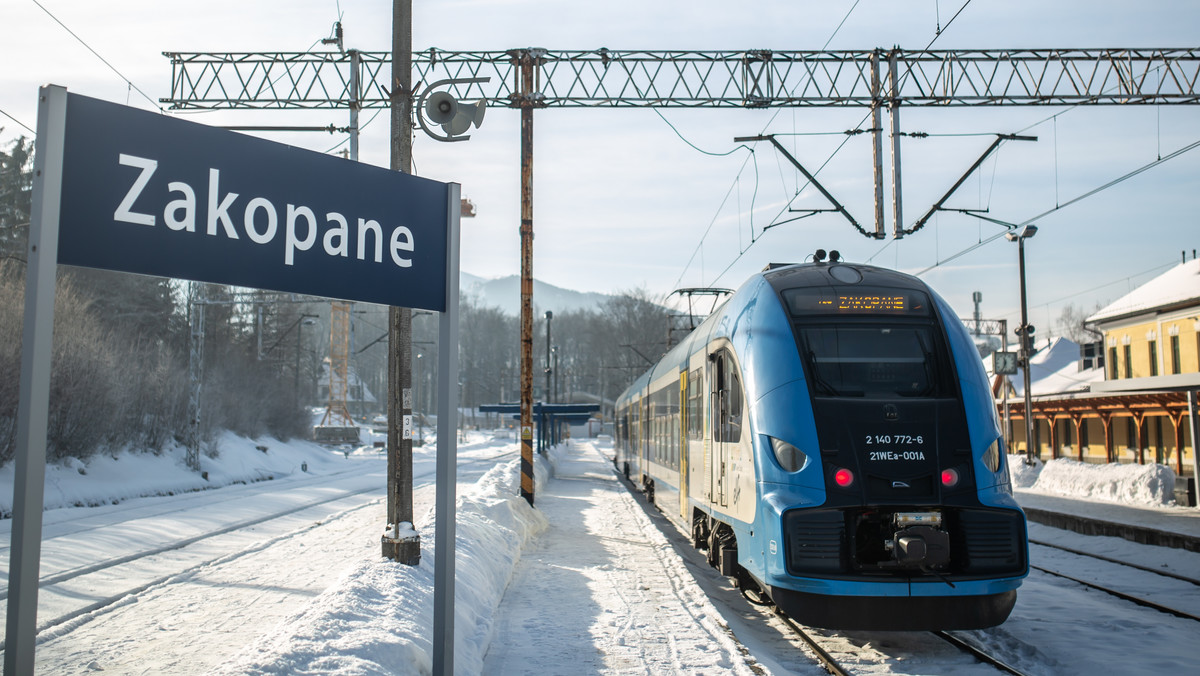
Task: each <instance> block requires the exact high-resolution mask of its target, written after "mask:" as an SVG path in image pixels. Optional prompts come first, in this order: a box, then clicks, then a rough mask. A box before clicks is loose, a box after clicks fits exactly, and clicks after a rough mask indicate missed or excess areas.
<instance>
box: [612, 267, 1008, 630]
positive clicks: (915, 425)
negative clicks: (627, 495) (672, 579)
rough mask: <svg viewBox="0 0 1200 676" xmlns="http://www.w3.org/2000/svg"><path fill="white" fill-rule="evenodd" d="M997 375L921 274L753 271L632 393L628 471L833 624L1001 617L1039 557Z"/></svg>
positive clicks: (976, 623)
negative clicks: (996, 393)
mask: <svg viewBox="0 0 1200 676" xmlns="http://www.w3.org/2000/svg"><path fill="white" fill-rule="evenodd" d="M1001 447H1002V439H1001V437H1000V426H999V422H998V420H997V418H996V409H995V404H994V402H993V400H992V398H991V391H990V389H989V388H988V385H987V380H986V376H985V374H984V373H983V369H982V365H981V362H980V359H979V357H978V354H977V352H976V351H975V348H974V344H973V343H972V341H971V340H970V336H969V335H968V334H967V332H966V330H965V328H964V327H963V326H962V323H961V322H960V321H959V320H958V319H957V318H955V316H954V315H953V313H952V311H951V310H950V308H949V306H948V305H947V304H946V303H945V302H944V301H943V300H941V299H940V298H939V297H938V296H937V295H936V294H935V293H934V292H933V291H932V290H930V289H929V288H928V287H926V286H925V285H924V284H923V283H922V282H920V281H919V280H917V279H915V278H912V277H909V276H907V275H902V274H900V273H896V272H892V271H888V270H882V269H879V268H873V267H869V266H857V265H846V264H825V263H815V264H806V265H799V266H788V267H782V268H779V269H773V270H769V271H764V273H762V274H760V275H756V276H755V277H753V278H752V279H751V280H750V281H749V282H747V283H746V284H745V285H743V287H742V288H741V289H740V290H739V291H738V292H737V293H736V294H734V295H733V296H732V297H731V298H730V299H729V300H728V301H727V302H726V303H725V305H723V306H722V307H721V308H719V309H718V310H717V311H716V312H714V313H713V315H712V316H710V317H709V318H708V319H707V320H706V321H705V322H704V323H702V324H701V325H700V326H699V327H698V328H697V329H696V330H695V331H693V332H692V333H691V334H690V335H689V336H688V337H687V339H685V341H683V342H682V343H681V344H680V345H678V346H676V347H675V348H674V349H673V350H672V351H671V352H669V353H668V354H667V355H665V356H664V357H663V358H662V359H661V360H660V361H659V362H658V364H656V365H655V366H654V367H653V368H651V369H650V371H648V372H647V373H646V374H644V375H643V376H641V377H640V378H639V379H638V380H637V381H635V383H634V384H633V385H632V386H631V387H630V388H629V389H628V390H626V392H625V393H624V394H623V395H622V396H621V398H620V399H619V400H618V406H617V455H616V457H615V460H616V461H617V463H618V467H620V468H622V469H623V470H626V471H628V472H629V474H628V476H630V479H631V480H632V481H634V482H635V483H636V484H638V485H641V486H643V487H644V488H646V489H647V492H648V494H650V495H651V496H652V499H653V500H654V502H655V503H656V504H657V505H659V507H660V508H661V509H662V511H663V512H664V513H666V514H668V515H669V516H671V517H672V518H674V519H675V520H677V521H678V522H679V523H680V525H681V526H683V527H684V528H686V529H689V531H690V532H691V533H692V540H693V544H695V545H696V547H697V548H698V549H701V550H703V551H705V552H706V553H707V556H708V560H709V562H710V563H711V564H712V565H713V566H714V567H716V568H718V569H719V570H720V571H721V572H722V573H723V574H726V575H729V576H730V577H733V578H735V580H736V581H737V583H738V585H739V586H740V587H742V588H743V590H744V591H745V592H746V593H747V595H748V598H751V599H752V600H759V601H766V600H770V601H773V602H774V603H776V604H777V605H779V606H780V607H781V608H782V609H783V610H785V611H786V612H787V613H788V614H789V615H792V616H793V617H794V618H796V619H797V620H799V621H801V622H805V623H810V624H815V625H818V626H826V627H832V628H858V629H868V628H874V629H933V628H940V629H946V628H978V627H985V626H993V625H996V624H999V623H1000V622H1003V621H1004V619H1006V618H1007V616H1008V614H1009V612H1010V611H1011V609H1012V606H1013V603H1014V602H1015V598H1016V591H1015V590H1016V588H1017V587H1018V586H1019V585H1020V582H1021V579H1022V578H1023V577H1024V576H1025V575H1026V573H1027V569H1028V555H1027V545H1026V534H1025V520H1024V515H1023V513H1022V512H1021V511H1020V509H1019V507H1017V505H1016V503H1015V502H1014V501H1013V499H1012V495H1011V489H1010V487H1009V486H1008V483H1007V472H1006V471H1005V470H1004V467H1003V465H1002V463H1003V457H1004V454H1003V453H1002V452H1001Z"/></svg>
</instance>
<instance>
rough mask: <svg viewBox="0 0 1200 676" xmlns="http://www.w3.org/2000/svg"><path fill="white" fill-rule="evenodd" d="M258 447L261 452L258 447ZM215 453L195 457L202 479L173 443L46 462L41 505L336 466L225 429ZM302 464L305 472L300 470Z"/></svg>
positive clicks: (5, 482)
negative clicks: (140, 450)
mask: <svg viewBox="0 0 1200 676" xmlns="http://www.w3.org/2000/svg"><path fill="white" fill-rule="evenodd" d="M260 446H261V447H263V448H265V449H266V451H263V450H260V449H259V447H260ZM216 447H217V457H215V458H210V457H208V456H201V458H200V465H201V469H202V470H203V471H205V472H207V473H208V478H207V479H205V478H203V477H202V476H201V475H200V474H197V473H196V472H193V471H192V470H190V469H188V468H187V465H186V462H185V461H186V457H187V449H185V448H184V447H183V446H179V445H173V446H171V447H169V448H167V449H166V450H164V451H163V452H162V453H161V454H153V453H134V452H130V451H122V452H120V453H117V454H116V455H108V454H105V453H100V454H97V455H94V456H92V457H91V458H88V460H87V461H81V460H79V459H78V458H68V459H66V460H65V461H63V462H62V463H61V464H50V465H47V466H46V494H45V508H46V509H58V508H62V507H84V506H87V507H94V506H97V505H108V504H116V503H118V502H121V501H124V500H129V499H132V498H140V497H147V496H152V495H174V494H176V493H186V492H189V491H201V490H206V489H210V488H218V487H221V486H228V485H230V484H235V483H250V482H254V481H265V480H269V479H278V478H281V477H286V476H291V475H294V474H297V473H301V472H304V471H308V472H310V473H324V472H326V471H330V470H332V469H335V468H336V469H341V468H343V466H344V463H345V458H344V457H343V454H342V453H341V452H340V451H331V450H330V449H328V448H326V447H323V446H320V445H318V444H315V443H312V442H309V441H303V440H297V439H293V440H291V441H288V442H286V443H285V442H282V441H279V440H278V439H274V438H269V437H268V438H262V439H247V438H245V437H239V436H237V435H235V434H233V433H231V432H225V433H223V434H222V435H221V436H220V437H219V438H218V441H217V446H216ZM14 464H15V463H8V464H7V465H5V466H4V467H0V486H4V487H6V488H7V490H0V515H3V516H5V517H7V516H9V515H11V514H12V506H13V505H12V500H13V494H12V489H11V487H12V485H13V477H14V474H15V471H16V470H15V467H14ZM302 467H307V470H304V469H302Z"/></svg>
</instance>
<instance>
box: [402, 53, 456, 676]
mask: <svg viewBox="0 0 1200 676" xmlns="http://www.w3.org/2000/svg"><path fill="white" fill-rule="evenodd" d="M409 51H410V52H411V50H409ZM460 191H461V188H460V186H459V185H458V184H457V183H450V184H449V185H448V186H447V189H446V209H447V213H448V215H449V222H448V223H447V228H446V310H445V312H442V313H441V315H440V316H439V318H438V407H437V410H438V422H437V496H436V498H435V503H434V504H435V506H434V510H435V512H436V514H437V516H436V533H435V535H434V546H433V552H434V554H433V673H435V674H438V675H439V676H451V675H452V674H453V673H454V531H455V524H454V510H455V505H454V496H455V487H456V486H455V484H456V478H455V474H456V470H457V463H456V459H457V456H458V436H457V435H456V434H455V428H456V427H457V426H458V247H459V231H458V229H459V220H460V213H459V199H460V197H459V195H460Z"/></svg>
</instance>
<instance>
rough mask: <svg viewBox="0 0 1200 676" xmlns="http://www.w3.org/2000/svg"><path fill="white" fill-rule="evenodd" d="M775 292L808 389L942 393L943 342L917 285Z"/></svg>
mask: <svg viewBox="0 0 1200 676" xmlns="http://www.w3.org/2000/svg"><path fill="white" fill-rule="evenodd" d="M783 298H784V301H785V302H786V303H787V306H788V309H789V311H790V313H791V315H792V317H793V319H794V320H796V324H795V327H796V339H797V344H798V347H799V349H800V352H801V355H802V356H803V358H804V362H805V367H806V368H807V370H808V373H809V377H810V378H811V381H812V387H813V391H814V394H816V395H818V396H826V397H870V398H895V397H921V398H927V397H942V396H946V388H947V383H946V377H945V375H946V368H945V367H944V366H943V364H945V360H944V358H942V357H941V356H940V355H942V354H944V349H943V348H942V347H940V343H941V341H940V340H939V339H938V335H939V332H938V331H937V326H936V324H935V323H934V321H933V315H932V312H931V310H930V307H929V299H928V297H927V296H926V295H925V294H924V293H922V292H920V291H917V290H902V291H896V290H891V289H885V290H876V289H855V290H854V291H853V292H847V291H841V290H838V289H833V288H830V287H808V288H799V289H789V290H786V291H784V292H783Z"/></svg>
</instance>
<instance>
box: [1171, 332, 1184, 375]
mask: <svg viewBox="0 0 1200 676" xmlns="http://www.w3.org/2000/svg"><path fill="white" fill-rule="evenodd" d="M1181 368H1182V367H1181V365H1180V363H1179V336H1171V373H1175V374H1178V373H1179V372H1180V369H1181Z"/></svg>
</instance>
